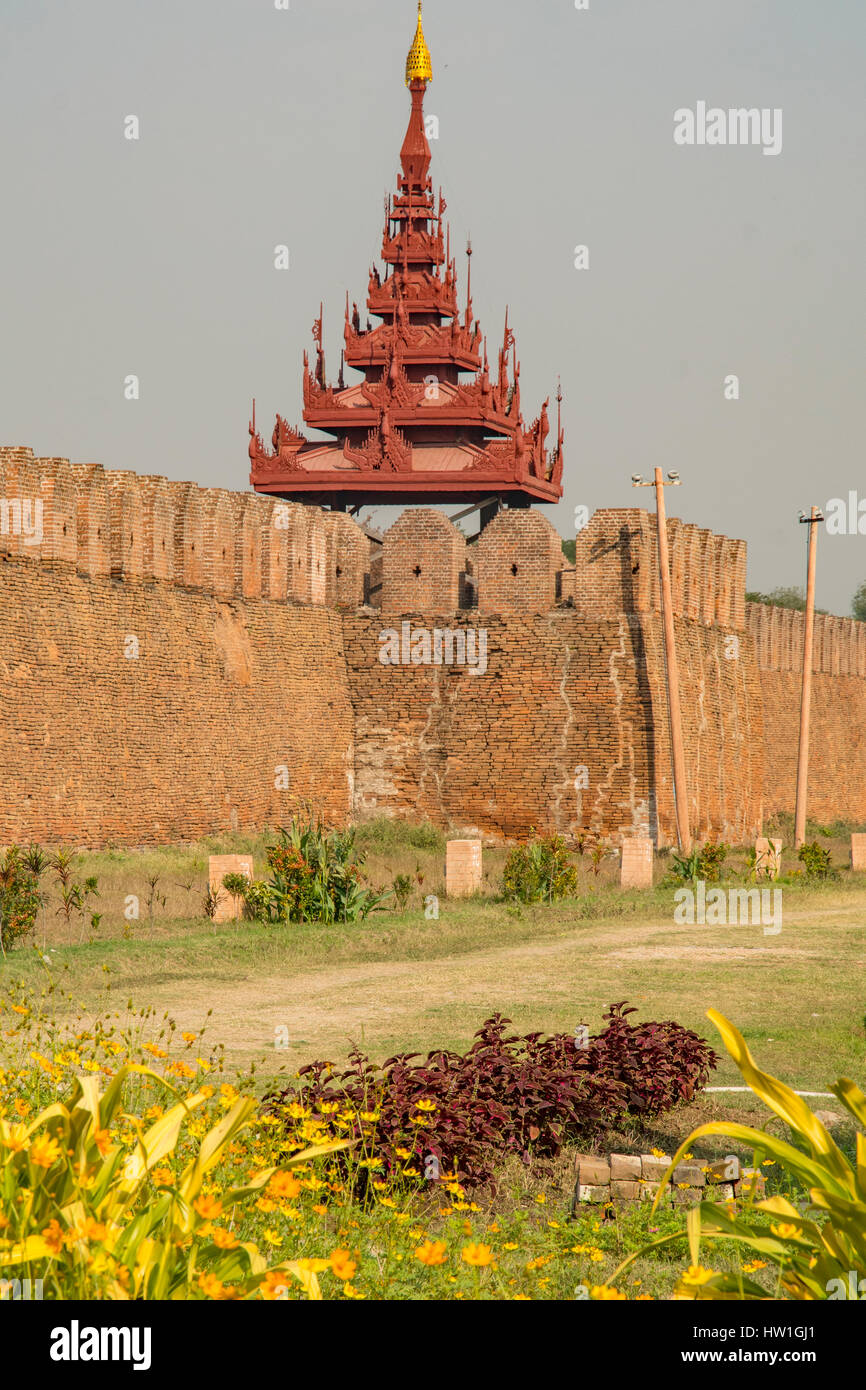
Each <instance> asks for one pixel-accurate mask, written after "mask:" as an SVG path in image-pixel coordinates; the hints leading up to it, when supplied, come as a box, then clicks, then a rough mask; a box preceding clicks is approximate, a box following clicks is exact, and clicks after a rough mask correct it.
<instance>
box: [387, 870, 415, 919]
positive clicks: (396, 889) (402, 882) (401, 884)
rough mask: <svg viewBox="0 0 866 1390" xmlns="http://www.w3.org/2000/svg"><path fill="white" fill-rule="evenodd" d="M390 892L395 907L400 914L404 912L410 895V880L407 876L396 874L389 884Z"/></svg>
mask: <svg viewBox="0 0 866 1390" xmlns="http://www.w3.org/2000/svg"><path fill="white" fill-rule="evenodd" d="M391 890H392V892H393V894H394V897H395V898H396V899H397V907H398V908H399V910H400V911H401V912H405V911H406V905H407V904H408V902H409V898H410V897H411V895H412V880H411V878H410V877H409V875H408V874H398V875H397V877H396V878H395V879H394V881H393V883H392V884H391Z"/></svg>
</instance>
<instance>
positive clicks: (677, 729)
mask: <svg viewBox="0 0 866 1390" xmlns="http://www.w3.org/2000/svg"><path fill="white" fill-rule="evenodd" d="M631 481H632V486H633V487H654V488H655V490H656V518H657V521H658V545H659V576H660V579H661V595H662V615H663V619H664V635H665V663H666V666H667V676H668V711H669V715H670V726H671V755H672V758H673V773H674V804H675V808H676V818H677V839H678V841H679V846H680V849H681V850H682V852H683V853H684V854H691V850H692V832H691V829H690V826H689V801H688V787H687V784H686V759H685V752H684V750H683V719H682V710H681V708H680V673H679V667H678V665H677V648H676V638H675V635H674V609H673V600H672V599H671V567H670V559H669V557H668V527H667V515H666V512H665V488H666V487H680V486H681V479H680V475H679V473H668V481H667V483H666V482H665V480H664V478H663V477H662V470H661V469H660V468H657V469H656V470H655V478H654V480H653V481H652V482H648V481H647V480H646V479H645V478H642V477H641V476H640V474H633V475H632V480H631Z"/></svg>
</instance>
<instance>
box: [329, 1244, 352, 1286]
mask: <svg viewBox="0 0 866 1390" xmlns="http://www.w3.org/2000/svg"><path fill="white" fill-rule="evenodd" d="M357 1268H358V1266H357V1264H356V1263H355V1261H354V1260H353V1259H351V1258H350V1256H349V1251H348V1250H335V1251H334V1253H333V1254H332V1256H331V1271H332V1273H334V1274H336V1276H337V1278H338V1279H346V1280H349V1279H352V1278H353V1277H354V1274H355V1270H356V1269H357Z"/></svg>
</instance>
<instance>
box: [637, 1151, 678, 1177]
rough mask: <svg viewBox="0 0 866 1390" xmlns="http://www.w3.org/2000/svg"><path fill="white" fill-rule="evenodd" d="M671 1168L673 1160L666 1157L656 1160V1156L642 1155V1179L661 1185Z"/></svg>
mask: <svg viewBox="0 0 866 1390" xmlns="http://www.w3.org/2000/svg"><path fill="white" fill-rule="evenodd" d="M670 1166H671V1160H670V1159H669V1158H668V1157H667V1156H665V1157H663V1158H656V1157H655V1155H654V1154H641V1156H640V1172H641V1177H642V1178H646V1179H647V1180H648V1181H649V1182H655V1183H659V1182H661V1180H662V1178H663V1177H664V1175H665V1173H666V1172H667V1171H668V1169H669V1168H670Z"/></svg>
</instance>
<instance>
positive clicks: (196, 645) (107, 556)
mask: <svg viewBox="0 0 866 1390" xmlns="http://www.w3.org/2000/svg"><path fill="white" fill-rule="evenodd" d="M22 498H29V499H30V500H31V501H32V502H33V503H34V504H35V502H36V501H37V500H38V501H39V502H40V504H41V506H42V508H43V511H44V534H43V535H42V537H41V538H40V540H39V541H38V543H28V542H27V541H26V539H25V538H24V537H23V536H22V535H20V534H15V533H13V532H12V531H11V530H10V528H9V526H8V525H6V524H5V523H6V521H7V520H8V516H7V513H9V504H10V499H11V500H12V501H14V500H15V499H18V500H19V501H20V499H22ZM0 499H4V501H5V508H4V512H3V519H4V525H3V526H2V527H0V531H2V534H0V680H2V698H3V711H2V713H3V718H2V721H0V756H2V765H3V767H4V792H5V795H4V797H3V798H2V803H0V840H2V839H7V840H8V839H13V838H15V839H26V838H29V837H30V836H32V837H34V838H40V839H51V838H55V839H57V838H64V839H70V840H72V841H74V842H77V843H100V842H103V841H104V840H106V839H115V840H117V841H118V842H132V843H136V842H141V843H145V842H158V841H165V840H169V839H173V838H175V839H177V838H180V839H183V838H188V837H190V836H192V835H197V834H201V833H205V832H209V831H214V830H218V829H222V828H230V827H231V826H232V825H234V824H242V825H244V826H248V827H249V828H254V827H260V826H261V825H262V824H264V823H265V822H269V823H272V824H273V823H274V822H275V820H276V819H277V817H278V816H280V815H283V816H285V814H286V812H287V810H288V809H290V808H291V805H292V804H297V802H299V801H301V800H304V799H309V800H311V801H312V802H313V803H314V804H315V805H316V806H317V807H319V808H320V809H321V810H322V811H324V812H325V814H326V815H328V816H330V817H332V818H333V819H336V820H340V819H345V818H346V817H347V816H349V815H351V814H353V813H355V814H359V815H366V814H377V813H380V812H385V813H387V814H396V815H400V814H408V815H412V816H417V815H425V816H429V817H430V818H431V819H433V820H435V821H437V822H438V823H440V824H446V825H450V826H454V827H459V828H460V829H461V830H462V831H463V832H464V833H466V834H469V835H477V834H479V833H481V832H484V833H490V834H492V835H505V836H508V837H521V836H525V835H526V834H528V833H529V831H530V830H531V829H532V828H533V827H536V828H537V829H539V830H558V831H561V832H563V833H565V834H570V833H574V832H576V831H578V830H581V829H586V830H590V831H592V832H594V833H596V834H598V835H600V836H604V837H610V838H611V839H613V840H614V841H617V842H618V841H619V840H621V838H622V837H623V836H625V835H629V836H633V835H642V836H647V837H649V838H651V839H652V840H653V841H654V842H655V843H656V844H658V845H665V844H670V843H672V842H674V840H675V820H674V807H673V794H672V784H671V782H672V779H671V758H670V738H669V725H668V714H667V697H666V688H665V661H664V648H663V636H662V624H661V617H660V612H659V582H658V573H657V570H658V562H657V547H656V536H655V519H654V517H652V516H651V515H650V514H649V513H647V512H645V511H640V510H638V509H628V510H621V511H605V512H599V513H597V514H596V516H594V517H593V518H592V520H591V521H590V523H589V525H588V527H586V528H585V529H584V531H582V532H581V534H580V535H579V537H578V541H577V560H576V563H575V567H574V570H573V572H571V573H569V575H568V576H567V583H564V582H562V581H563V576H562V574H561V570H562V556H561V550H560V547H559V540H558V537H557V536H556V533H555V532H554V531H553V529H552V528H551V526H550V524H549V522H548V521H547V519H546V518H545V517H544V516H543V515H541V514H540V513H539V512H538V511H519V510H515V511H506V512H503V513H501V514H500V516H499V517H497V518H496V520H495V521H494V522H493V523H491V525H490V526H489V527H487V528H486V529H485V531H484V533H483V535H482V537H481V538H480V540H479V541H478V542H477V543H476V544H474V545H473V546H471V547H469V550H468V551H467V547H466V544H465V541H464V539H463V537H462V536H461V535H460V534H459V532H457V530H456V528H455V527H454V526H453V525H452V524H451V523H450V522H449V521H448V520H447V518H445V517H444V516H442V515H441V514H440V513H437V512H432V511H414V512H407V513H406V514H404V516H403V517H401V518H400V520H399V521H398V522H397V523H396V525H395V526H394V527H392V529H391V531H390V532H389V533H388V535H387V537H386V538H385V543H384V545H383V546H379V545H375V546H374V545H371V543H370V542H369V541H368V539H367V537H366V536H365V535H364V534H363V533H362V532H361V531H360V530H359V528H358V527H357V526H355V524H354V522H352V521H351V519H350V518H348V517H347V516H336V515H326V514H323V513H322V512H320V511H319V510H318V509H316V508H309V507H304V506H301V505H300V504H297V503H281V502H277V501H276V500H274V499H271V498H262V497H256V496H253V495H251V494H241V493H231V492H226V491H224V490H221V489H212V488H211V489H208V488H199V487H196V486H194V485H192V484H189V483H180V482H169V481H167V480H166V479H164V478H159V477H138V476H137V475H134V474H131V473H126V472H119V471H112V470H108V471H106V470H104V469H103V468H101V467H99V466H97V465H90V464H84V465H74V466H70V465H69V464H68V463H67V462H66V461H65V460H63V459H36V458H34V456H33V453H32V451H31V450H29V449H26V448H0ZM670 539H671V581H672V589H673V597H674V609H675V612H676V614H677V617H676V620H675V626H676V636H677V648H678V657H679V666H680V679H681V687H682V704H683V714H684V742H685V752H686V773H687V779H688V796H689V809H690V819H691V824H692V827H693V831H694V834H695V836H696V838H703V837H709V836H717V837H719V838H724V839H726V840H728V841H731V842H734V843H740V844H743V843H748V842H751V841H752V840H753V838H754V837H755V836H756V835H757V834H758V833H759V832H760V826H761V819H762V812H763V813H764V814H766V813H768V812H772V811H776V810H793V802H794V788H795V779H796V758H797V739H796V729H797V724H798V713H799V688H800V675H799V672H800V668H801V665H802V615H800V614H796V613H791V612H789V611H787V610H779V609H772V608H768V607H766V606H764V605H758V606H751V605H750V606H749V609H748V613H747V611H746V606H745V602H744V595H745V546H744V544H743V542H740V541H734V540H729V539H728V538H726V537H721V536H714V535H712V534H711V533H710V532H708V531H705V530H701V529H700V528H698V527H694V526H689V525H686V524H684V523H683V522H681V521H679V520H678V519H676V518H673V519H672V520H671V523H670ZM515 568H516V570H517V573H516V574H515V573H514V569H515ZM557 590H559V597H560V599H562V598H566V599H570V600H571V601H572V602H573V605H574V606H573V607H568V606H566V605H565V604H564V603H563V602H561V601H560V602H559V603H557ZM365 600H366V601H367V603H368V604H372V605H373V606H374V607H375V606H377V605H379V604H381V605H382V609H383V613H382V616H378V615H377V616H371V613H370V609H369V608H366V609H363V608H362V605H363V603H364V601H365ZM476 601H477V604H478V607H477V608H473V609H472V610H471V611H467V610H466V608H465V607H464V609H463V611H462V612H461V611H460V605H461V603H462V604H464V605H468V604H470V603H475V602H476ZM394 613H402V614H405V615H412V618H413V626H414V627H416V628H417V627H422V628H425V629H435V628H445V629H446V630H447V631H454V632H457V631H459V632H460V633H461V634H462V635H464V636H465V635H466V634H467V633H468V632H470V631H471V633H472V634H474V635H475V637H476V638H478V637H479V634H480V633H481V632H483V633H485V634H486V640H487V652H486V669H485V670H483V671H481V670H480V669H479V670H478V671H477V672H476V673H475V674H471V673H470V670H469V669H467V667H466V666H465V665H464V666H456V665H449V664H448V663H447V661H446V662H444V663H440V664H439V665H436V664H431V665H424V664H420V665H415V664H412V662H411V661H410V662H408V663H407V664H405V665H403V664H402V663H401V664H398V665H396V666H395V665H385V666H383V665H382V664H381V662H380V660H379V655H380V650H381V647H380V642H379V637H380V634H381V633H382V630H383V628H389V629H390V628H392V627H393V628H394V629H399V628H400V627H401V624H400V623H399V622H395V621H394V620H393V619H389V617H388V616H387V615H390V614H394ZM425 615H426V616H425ZM431 615H433V616H431ZM127 636H134V637H136V638H137V639H138V641H139V644H140V648H141V650H140V655H139V658H138V659H137V660H128V659H127V658H126V657H125V656H124V639H125V638H126V637H127ZM814 662H815V669H816V675H815V678H814V688H813V738H812V756H811V768H810V788H809V795H810V801H809V810H810V814H812V815H813V816H815V817H816V818H818V819H826V820H830V819H833V818H834V817H836V816H845V817H849V818H851V819H864V818H866V624H861V623H852V622H848V621H847V620H843V619H829V618H822V617H819V618H818V619H817V622H816V638H815V653H814ZM281 765H286V766H288V768H289V769H290V776H291V779H292V784H291V792H290V793H289V794H287V793H285V792H277V791H276V789H275V788H274V778H275V769H276V768H277V767H278V766H281ZM293 799H294V800H293Z"/></svg>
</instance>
